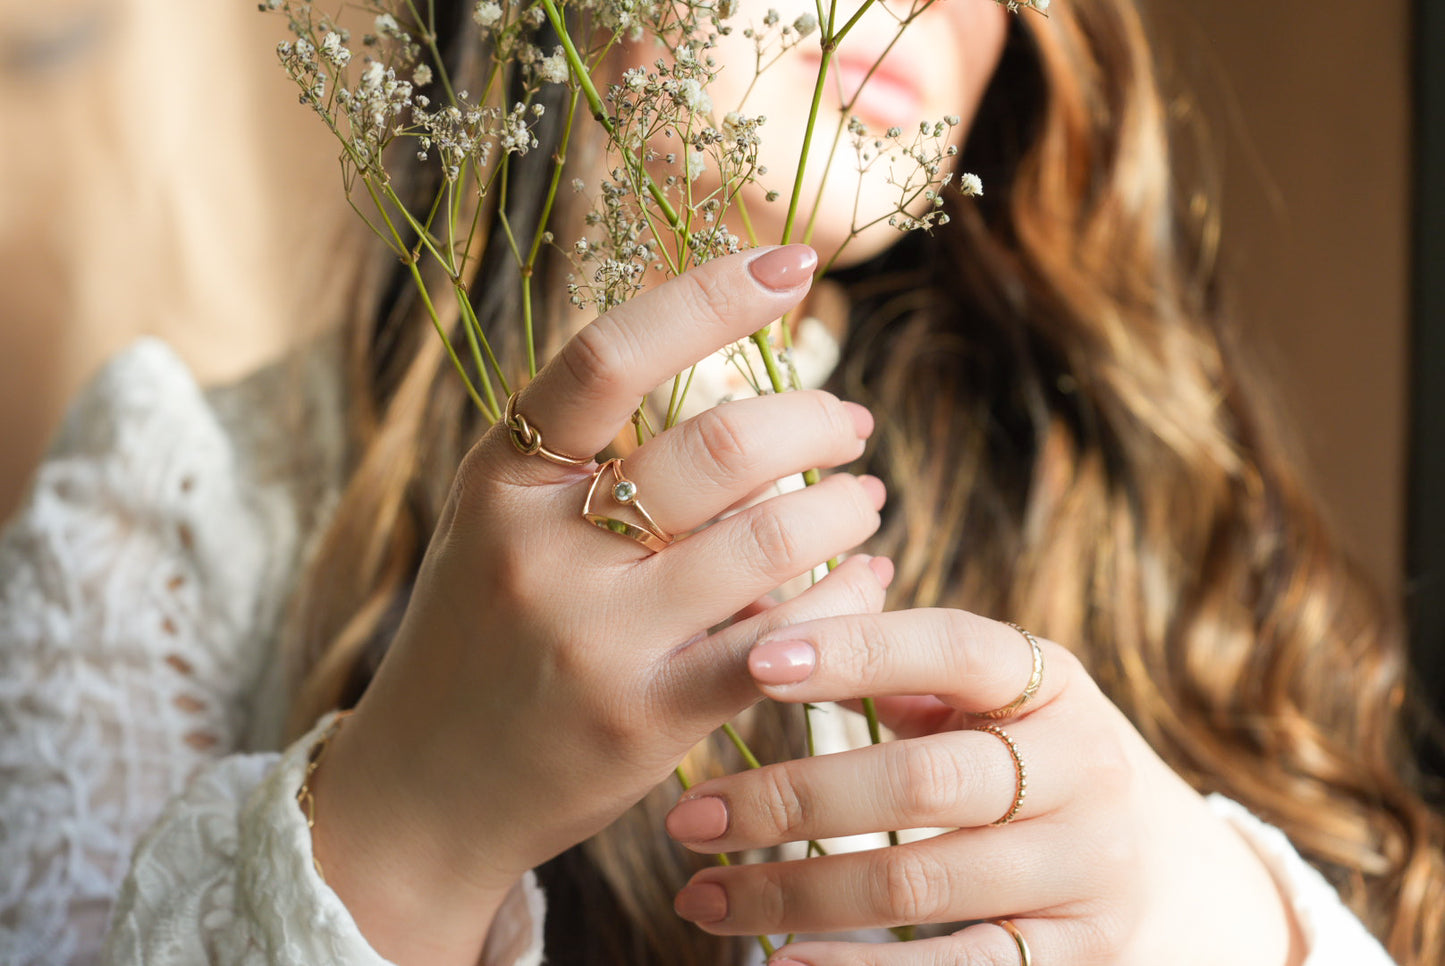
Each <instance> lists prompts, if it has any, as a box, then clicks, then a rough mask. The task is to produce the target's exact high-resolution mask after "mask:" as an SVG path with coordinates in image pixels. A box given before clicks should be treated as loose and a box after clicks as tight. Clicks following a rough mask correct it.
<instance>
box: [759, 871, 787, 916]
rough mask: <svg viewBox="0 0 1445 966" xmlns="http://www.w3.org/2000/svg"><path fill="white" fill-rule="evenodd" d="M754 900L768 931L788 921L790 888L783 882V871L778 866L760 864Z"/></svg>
mask: <svg viewBox="0 0 1445 966" xmlns="http://www.w3.org/2000/svg"><path fill="white" fill-rule="evenodd" d="M754 868H755V869H756V870H757V882H756V883H755V885H756V889H755V891H754V893H753V894H754V896H755V897H756V898H755V899H754V901H755V902H756V903H757V907H756V911H757V916H758V921H759V923H761V927H760V928H762V929H763V930H764V931H766V932H775V931H776V929H777V927H779V926H782V925H783V924H785V923H787V921H788V908H789V906H788V889H787V886H786V885H785V884H784V882H783V873H782V870H781V869H780V868H778V867H777V866H769V865H758V866H754Z"/></svg>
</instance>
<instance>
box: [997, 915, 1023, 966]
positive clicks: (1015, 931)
mask: <svg viewBox="0 0 1445 966" xmlns="http://www.w3.org/2000/svg"><path fill="white" fill-rule="evenodd" d="M989 922H991V923H993V924H994V925H995V926H998V927H999V928H1000V929H1002V930H1003V931H1004V932H1006V933H1008V934H1009V938H1010V939H1012V940H1013V941H1014V945H1015V946H1017V947H1018V950H1019V966H1034V954H1033V953H1031V952H1029V944H1028V943H1027V942H1025V941H1024V934H1023V933H1021V932H1019V927H1018V926H1015V925H1014V921H1013V920H1012V919H990V920H989Z"/></svg>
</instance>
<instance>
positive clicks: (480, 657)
mask: <svg viewBox="0 0 1445 966" xmlns="http://www.w3.org/2000/svg"><path fill="white" fill-rule="evenodd" d="M815 262H816V257H815V256H814V255H813V253H812V251H811V250H810V249H807V248H805V247H803V246H789V247H785V248H779V249H772V250H769V251H765V252H761V253H760V252H748V253H745V254H742V255H737V256H731V257H727V258H722V259H718V260H716V261H713V262H710V263H708V264H706V265H704V266H702V267H700V268H698V269H695V270H693V271H691V272H689V273H688V274H687V275H685V276H683V277H681V278H678V279H675V280H673V281H670V282H667V283H666V284H663V285H661V286H659V287H657V288H656V289H654V290H652V291H649V292H647V293H645V294H643V295H641V296H639V297H637V298H636V299H633V300H632V301H630V302H628V303H626V304H625V305H623V306H621V307H619V308H617V309H615V310H613V311H612V312H609V313H608V314H607V315H605V316H603V317H602V318H600V319H598V320H597V321H595V322H594V323H592V324H591V325H589V326H588V327H587V328H586V329H584V330H583V331H582V332H581V333H580V334H579V335H577V336H576V337H575V338H573V339H572V340H571V342H569V343H568V344H567V345H566V347H565V348H564V349H563V350H562V351H561V353H560V354H559V355H558V357H557V358H555V359H554V360H553V361H552V362H551V363H550V364H549V365H548V366H547V367H546V368H545V369H544V370H543V371H542V372H541V373H540V374H539V375H538V377H537V378H536V379H535V380H534V381H533V382H532V383H531V384H530V385H529V386H528V387H527V388H526V390H525V391H523V392H522V394H521V396H520V398H519V400H518V402H517V407H516V411H517V412H519V413H521V414H523V415H525V417H526V419H527V420H528V422H529V423H530V424H531V425H532V426H533V427H535V428H536V429H537V430H538V432H540V434H541V436H542V445H544V446H545V447H546V448H547V449H548V450H550V451H552V452H555V453H560V454H568V455H572V456H577V457H580V456H585V455H587V454H592V453H596V452H598V451H600V450H602V449H603V448H604V447H606V446H607V445H608V444H609V443H610V442H611V441H612V440H613V439H614V437H615V436H616V435H617V434H618V433H619V431H621V430H622V429H623V428H624V427H625V426H627V424H628V421H629V419H630V417H631V414H632V412H633V411H634V409H635V408H636V407H637V405H638V403H639V401H640V400H641V399H642V398H643V396H644V395H645V394H646V393H648V392H649V391H650V390H652V389H653V388H654V387H655V386H656V385H657V384H659V383H661V382H663V381H664V380H666V379H668V378H669V377H671V376H672V375H673V374H674V373H676V372H678V371H680V370H682V369H685V368H686V367H687V366H688V365H690V364H692V363H693V362H695V361H697V360H698V359H700V358H702V357H703V356H705V355H707V354H708V353H710V352H713V351H715V350H717V349H718V348H720V347H723V346H725V345H727V344H729V343H731V342H734V341H736V340H738V339H741V338H743V337H745V336H747V335H748V334H749V333H751V332H752V331H754V330H756V329H759V328H761V327H762V326H764V325H767V324H768V323H769V322H771V321H772V320H774V319H776V318H778V317H779V316H781V315H782V314H783V313H785V312H786V311H787V310H788V309H790V308H792V307H793V305H795V304H796V303H797V302H798V300H799V299H800V298H801V297H802V295H803V294H804V293H805V292H806V291H807V288H808V284H809V281H810V279H811V277H812V272H813V268H814V265H815ZM871 430H872V418H871V416H869V414H868V413H867V411H866V410H864V409H862V407H858V406H854V405H851V404H846V403H842V402H840V401H839V400H837V399H836V398H834V397H832V396H830V395H828V394H826V393H821V392H797V393H785V394H780V395H772V396H764V397H759V398H755V399H748V400H742V401H738V402H734V403H730V404H727V405H725V406H721V407H718V408H717V409H715V410H712V411H709V412H707V413H704V414H701V415H699V416H697V417H695V418H694V419H692V420H690V421H688V422H686V423H683V424H681V425H679V426H677V427H675V428H673V429H671V430H668V431H666V432H663V433H660V434H659V435H657V436H656V437H655V438H653V439H651V440H649V441H648V442H647V443H646V444H645V445H643V446H641V447H640V448H639V449H638V450H637V451H636V452H634V453H633V454H632V455H631V456H629V457H627V460H626V464H625V470H626V474H627V476H628V478H630V479H631V480H633V481H635V483H636V485H637V487H638V495H637V504H639V505H642V506H645V508H646V509H647V511H648V512H649V513H650V514H651V516H652V519H653V520H654V521H655V522H656V525H657V526H658V527H659V528H661V529H662V530H664V531H666V532H668V533H688V532H689V531H692V530H694V529H695V528H699V527H703V526H704V525H705V524H707V523H708V522H709V521H710V520H713V519H714V518H715V517H717V516H718V515H719V514H720V513H722V512H723V511H724V510H726V509H727V508H729V507H732V506H734V505H735V504H737V503H738V502H739V501H741V500H743V499H744V498H745V497H747V496H748V495H749V494H752V493H754V492H756V491H758V490H759V489H760V488H761V487H764V486H765V485H766V484H768V483H770V482H772V481H774V480H776V479H778V478H780V477H782V476H785V475H788V474H790V473H796V472H799V471H802V470H804V469H807V468H809V467H814V466H823V467H828V466H837V465H840V464H843V463H846V462H849V461H851V460H853V459H856V458H857V457H858V456H859V455H860V454H861V452H862V449H863V445H864V440H865V439H866V437H867V436H868V435H869V433H870V432H871ZM593 469H594V468H593V467H591V466H585V467H576V466H564V465H558V464H556V463H553V462H549V461H547V460H545V459H543V458H542V457H540V456H537V455H525V454H523V453H522V452H520V451H519V450H518V448H517V447H515V446H514V445H513V442H512V440H511V438H510V436H509V433H508V430H507V429H506V427H505V426H503V425H500V424H499V425H497V426H494V427H493V428H492V430H491V431H490V432H488V434H487V435H486V436H485V437H484V438H483V439H482V440H481V441H480V442H479V443H478V445H477V446H476V447H475V448H474V449H473V450H472V451H471V453H470V454H469V455H468V456H467V458H466V460H465V462H464V464H463V465H462V467H461V468H460V470H459V472H458V473H457V477H456V482H455V484H454V486H453V490H452V494H451V499H450V502H449V504H448V506H447V508H446V509H445V511H444V513H443V515H442V519H441V521H440V524H439V526H438V529H437V532H436V533H435V535H434V536H433V538H432V541H431V545H430V547H429V548H428V551H427V555H426V559H425V561H424V562H423V564H422V566H421V569H420V572H419V576H418V579H417V584H416V588H415V591H414V593H413V596H412V599H411V602H410V605H409V607H408V610H407V613H406V616H405V619H404V620H403V622H402V626H401V628H400V630H399V632H398V635H397V637H396V639H395V641H394V642H393V644H392V646H391V649H390V651H389V653H388V655H387V658H386V660H385V662H384V663H383V665H382V667H381V668H380V670H379V672H378V673H377V675H376V678H375V679H374V681H373V682H372V684H371V686H370V688H369V689H368V691H367V693H366V695H365V697H364V698H363V700H362V701H361V703H360V705H359V706H358V708H357V710H356V713H355V714H354V715H353V716H352V717H351V718H350V719H349V720H348V721H347V723H346V726H345V727H343V728H342V729H341V730H340V731H339V732H338V733H337V735H336V737H335V739H333V742H332V745H331V747H330V748H329V749H328V751H327V757H326V759H325V764H324V767H322V768H321V769H320V770H319V772H318V774H317V779H316V783H315V785H316V788H315V793H316V801H317V821H316V830H315V836H316V841H315V846H316V849H317V853H318V856H319V858H320V859H321V862H322V864H323V867H324V869H325V870H326V876H327V880H328V883H329V884H330V885H331V886H332V888H334V889H335V890H336V891H337V893H338V894H339V895H340V896H341V897H342V899H343V900H344V901H345V902H346V903H347V906H348V908H349V909H350V910H351V911H352V913H353V914H354V915H355V917H356V919H357V922H358V923H359V924H360V925H361V928H362V930H363V932H364V933H365V934H366V936H367V938H368V939H369V940H370V941H371V942H372V943H373V944H374V945H375V946H376V947H377V949H378V951H379V952H381V953H383V954H384V955H387V956H388V957H389V958H392V959H393V960H397V961H402V962H410V961H424V962H427V963H441V962H449V961H458V962H468V963H472V962H475V961H476V957H477V953H478V951H479V949H480V944H481V941H482V940H483V939H484V938H485V935H486V930H487V926H488V922H489V921H490V918H491V914H492V912H493V911H494V910H495V908H496V905H497V903H498V902H499V901H500V900H501V898H502V897H503V896H504V895H505V893H506V892H507V891H508V889H509V888H510V887H511V886H512V885H513V884H514V883H515V882H516V881H517V879H518V878H519V877H520V876H521V875H522V874H523V873H524V872H525V871H526V870H527V869H530V868H532V867H534V866H535V865H537V864H539V863H541V862H543V861H545V860H547V859H548V858H550V857H552V856H554V855H556V854H558V853H560V852H562V851H563V850H565V849H566V848H568V847H569V846H571V845H573V844H575V843H577V842H579V841H582V840H583V839H585V838H587V837H588V836H590V835H592V834H593V833H595V832H597V831H599V830H600V829H602V828H603V827H605V826H606V825H607V824H609V823H610V822H611V821H612V820H614V819H615V818H616V817H617V816H618V815H620V814H621V813H622V812H623V811H625V810H626V809H627V808H628V807H630V806H631V805H632V804H633V803H635V802H636V801H637V800H639V799H640V798H642V796H643V795H645V794H646V793H647V792H648V791H649V790H650V789H651V788H652V787H654V786H655V785H656V784H657V783H658V782H660V781H662V780H664V779H666V778H667V777H668V775H669V773H670V772H671V770H672V769H673V768H674V767H675V766H676V765H677V763H678V762H679V761H680V760H681V759H682V757H683V756H684V755H685V754H686V752H687V751H688V750H689V749H690V748H691V747H692V746H693V745H694V744H695V743H696V742H697V741H699V740H700V739H702V738H703V737H705V736H706V735H707V734H708V733H709V732H711V731H712V730H713V729H715V728H716V727H718V726H719V725H720V724H722V723H723V722H725V721H727V720H728V719H729V718H731V717H733V716H734V715H736V714H737V713H738V712H739V711H741V710H743V709H744V708H746V707H747V706H748V705H750V704H752V703H753V702H755V701H756V700H757V699H758V694H757V690H756V688H755V686H754V685H753V683H752V680H751V678H750V677H749V674H748V670H747V663H746V662H747V654H748V650H749V648H750V647H751V645H752V644H753V643H754V642H755V641H756V640H757V639H758V637H759V636H760V635H762V634H764V633H766V632H768V631H769V630H771V629H776V628H778V627H781V626H784V625H787V624H789V623H796V622H799V621H805V620H810V619H816V618H820V617H825V616H831V615H834V614H840V613H856V612H872V611H877V610H878V609H880V608H881V606H882V598H883V585H882V583H881V581H880V579H879V577H878V575H877V574H876V573H875V572H874V570H873V569H870V567H869V565H868V563H869V562H868V560H867V559H866V558H855V559H853V560H850V561H848V563H846V564H845V565H844V566H842V567H840V568H839V569H837V570H836V571H834V572H833V573H832V574H830V575H829V576H828V577H827V578H826V579H825V580H822V581H820V582H819V583H818V584H817V585H815V586H814V587H812V588H811V589H809V590H808V591H807V592H805V593H804V594H802V595H800V596H799V597H797V598H796V599H794V600H792V601H790V602H788V603H786V604H782V605H780V606H777V607H771V608H763V607H753V606H751V605H752V604H753V602H754V601H756V600H757V599H758V598H760V597H761V596H763V595H765V594H767V593H768V592H769V591H771V590H772V589H773V588H775V587H777V586H778V585H779V584H781V583H783V582H784V581H786V580H788V579H789V578H791V577H794V576H796V575H798V574H801V573H805V572H807V571H808V570H810V569H811V568H813V567H815V566H816V565H818V564H820V563H822V562H823V561H826V560H828V559H829V558H832V557H835V556H838V555H839V554H842V553H845V552H846V551H848V550H849V549H851V548H852V547H854V546H856V545H857V544H859V543H860V542H862V541H863V540H865V539H866V538H867V537H868V536H870V535H871V534H872V533H873V532H874V530H875V529H876V528H877V526H878V510H879V508H880V507H881V505H882V503H883V499H884V493H883V487H882V484H881V483H879V482H878V481H877V480H875V479H871V478H857V477H854V476H850V475H847V474H836V475H833V476H830V477H828V478H826V479H825V480H823V481H822V483H820V484H819V485H817V486H813V487H809V488H807V489H805V490H802V491H800V492H795V493H789V494H786V495H782V496H775V497H773V498H771V499H767V500H764V501H762V502H761V503H757V504H755V505H752V506H749V507H747V508H746V509H742V510H740V511H739V512H736V513H734V514H732V515H729V516H727V517H726V518H724V519H721V520H719V521H718V522H716V523H713V524H712V525H711V526H707V527H706V528H705V529H701V530H699V531H698V532H696V533H694V534H692V535H691V536H688V537H686V538H685V539H679V540H677V541H676V542H674V543H672V544H671V545H670V546H667V547H665V548H664V549H662V550H661V551H660V552H657V553H653V552H651V551H650V550H649V549H647V548H645V547H644V546H643V545H641V544H639V543H638V542H635V541H634V540H631V539H628V538H626V537H625V536H621V535H619V534H617V533H612V532H607V531H606V530H603V529H600V528H599V527H596V526H592V525H590V524H589V523H588V522H586V521H585V520H584V519H583V516H582V508H583V504H584V501H585V499H586V497H587V493H588V489H589V486H590V485H591V482H592V471H593ZM608 487H609V488H610V477H609V483H608ZM611 508H612V509H613V510H615V511H616V512H617V513H618V514H619V516H621V515H623V514H624V513H625V512H626V511H624V510H623V508H621V507H618V506H617V505H615V504H612V505H611ZM740 611H745V612H746V613H745V614H743V615H741V617H740V619H739V620H738V621H735V622H734V623H732V624H731V626H729V627H727V628H726V629H723V630H720V631H718V632H716V633H711V634H710V633H709V628H713V627H716V626H717V625H719V624H722V623H723V622H725V621H727V620H728V619H729V618H730V617H732V616H733V615H738V614H739V612H740Z"/></svg>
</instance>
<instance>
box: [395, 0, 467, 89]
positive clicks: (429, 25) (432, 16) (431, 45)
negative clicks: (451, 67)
mask: <svg viewBox="0 0 1445 966" xmlns="http://www.w3.org/2000/svg"><path fill="white" fill-rule="evenodd" d="M406 5H407V7H408V9H410V10H411V15H412V17H414V18H415V19H416V22H417V24H418V25H419V26H421V27H422V28H423V29H424V30H425V31H426V35H425V36H424V37H423V38H422V40H424V41H425V42H426V49H427V50H428V51H429V52H430V53H431V55H432V60H433V61H434V62H435V63H436V68H437V69H436V75H437V77H438V78H440V79H441V82H442V89H443V90H445V91H446V92H447V99H448V101H449V102H450V103H452V104H455V103H456V102H457V92H456V91H455V90H453V89H452V79H451V77H449V76H448V75H447V68H446V60H445V59H444V58H443V57H442V52H441V49H440V48H439V47H437V27H436V7H435V5H434V4H433V3H432V2H431V0H427V14H428V16H426V17H423V16H422V15H421V11H419V10H417V8H416V4H415V3H413V2H412V0H406Z"/></svg>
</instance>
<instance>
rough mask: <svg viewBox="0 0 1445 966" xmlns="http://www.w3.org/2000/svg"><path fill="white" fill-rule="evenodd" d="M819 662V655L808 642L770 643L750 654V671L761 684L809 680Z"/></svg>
mask: <svg viewBox="0 0 1445 966" xmlns="http://www.w3.org/2000/svg"><path fill="white" fill-rule="evenodd" d="M817 663H818V655H817V652H815V651H814V650H813V646H812V645H811V644H809V643H808V642H807V641H768V643H766V644H759V645H758V646H757V647H755V648H753V649H752V652H751V653H750V654H748V670H749V671H750V672H751V673H752V675H753V680H754V681H757V682H758V683H759V684H797V683H798V682H799V681H806V680H807V679H808V675H810V674H812V673H813V668H814V666H815V665H816V664H817Z"/></svg>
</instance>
